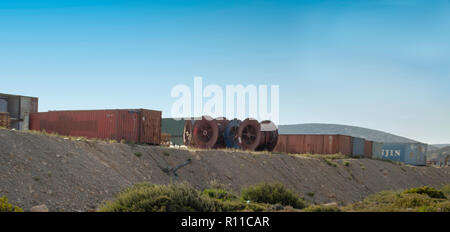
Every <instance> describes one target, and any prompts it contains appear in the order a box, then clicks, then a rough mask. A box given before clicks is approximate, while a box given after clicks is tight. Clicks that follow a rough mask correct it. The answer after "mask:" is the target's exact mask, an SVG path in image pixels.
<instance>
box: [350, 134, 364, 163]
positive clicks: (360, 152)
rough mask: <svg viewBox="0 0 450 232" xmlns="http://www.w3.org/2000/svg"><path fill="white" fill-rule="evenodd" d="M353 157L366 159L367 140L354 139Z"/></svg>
mask: <svg viewBox="0 0 450 232" xmlns="http://www.w3.org/2000/svg"><path fill="white" fill-rule="evenodd" d="M352 143H353V152H352V156H353V157H361V158H362V157H364V144H365V140H364V139H362V138H355V137H354V138H353V142H352Z"/></svg>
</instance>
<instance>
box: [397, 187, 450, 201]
mask: <svg viewBox="0 0 450 232" xmlns="http://www.w3.org/2000/svg"><path fill="white" fill-rule="evenodd" d="M405 193H417V194H425V195H428V196H429V197H431V198H437V199H447V197H446V196H445V195H444V193H443V192H442V191H439V190H437V189H435V188H432V187H428V186H424V187H420V188H412V189H408V190H406V191H405Z"/></svg>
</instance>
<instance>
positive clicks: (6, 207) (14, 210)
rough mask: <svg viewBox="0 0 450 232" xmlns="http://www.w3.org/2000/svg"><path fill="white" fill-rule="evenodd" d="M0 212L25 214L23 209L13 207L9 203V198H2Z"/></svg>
mask: <svg viewBox="0 0 450 232" xmlns="http://www.w3.org/2000/svg"><path fill="white" fill-rule="evenodd" d="M0 212H2V213H5V212H12V213H18V212H23V209H21V208H19V207H17V206H14V205H11V204H10V203H9V202H8V198H7V197H0Z"/></svg>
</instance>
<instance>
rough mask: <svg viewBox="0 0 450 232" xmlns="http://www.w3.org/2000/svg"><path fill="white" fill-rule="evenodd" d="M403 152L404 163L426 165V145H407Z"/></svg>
mask: <svg viewBox="0 0 450 232" xmlns="http://www.w3.org/2000/svg"><path fill="white" fill-rule="evenodd" d="M405 150H406V153H405V163H407V164H412V165H417V166H425V165H426V164H427V150H428V145H426V144H422V143H412V144H407V145H406V149H405Z"/></svg>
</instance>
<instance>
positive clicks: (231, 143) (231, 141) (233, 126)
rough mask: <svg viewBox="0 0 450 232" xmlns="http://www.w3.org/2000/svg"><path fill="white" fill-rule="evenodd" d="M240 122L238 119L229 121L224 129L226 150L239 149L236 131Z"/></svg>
mask: <svg viewBox="0 0 450 232" xmlns="http://www.w3.org/2000/svg"><path fill="white" fill-rule="evenodd" d="M241 123H242V121H241V120H239V119H233V120H231V121H230V122H229V123H228V125H227V127H226V128H225V134H224V138H225V145H226V147H227V148H234V149H239V148H240V147H239V142H238V129H239V126H240V125H241Z"/></svg>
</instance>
